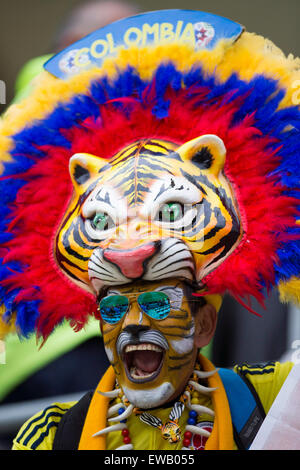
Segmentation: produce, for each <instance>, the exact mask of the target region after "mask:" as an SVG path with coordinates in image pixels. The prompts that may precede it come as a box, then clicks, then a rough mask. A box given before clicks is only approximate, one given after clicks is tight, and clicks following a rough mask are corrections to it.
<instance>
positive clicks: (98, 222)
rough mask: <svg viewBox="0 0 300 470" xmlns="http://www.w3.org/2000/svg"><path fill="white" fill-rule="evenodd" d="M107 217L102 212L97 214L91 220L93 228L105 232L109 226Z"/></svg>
mask: <svg viewBox="0 0 300 470" xmlns="http://www.w3.org/2000/svg"><path fill="white" fill-rule="evenodd" d="M109 219H110V217H109V215H108V214H105V213H104V212H99V213H98V214H96V215H95V216H94V218H93V226H94V228H95V229H96V230H105V229H107V228H108V225H109Z"/></svg>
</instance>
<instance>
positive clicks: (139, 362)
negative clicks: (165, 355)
mask: <svg viewBox="0 0 300 470" xmlns="http://www.w3.org/2000/svg"><path fill="white" fill-rule="evenodd" d="M160 361H161V354H160V353H157V352H156V351H135V354H134V356H133V366H135V367H136V372H137V373H138V372H140V374H141V375H142V374H143V372H146V373H148V374H149V373H151V372H154V371H156V370H157V369H158V367H159V364H160Z"/></svg>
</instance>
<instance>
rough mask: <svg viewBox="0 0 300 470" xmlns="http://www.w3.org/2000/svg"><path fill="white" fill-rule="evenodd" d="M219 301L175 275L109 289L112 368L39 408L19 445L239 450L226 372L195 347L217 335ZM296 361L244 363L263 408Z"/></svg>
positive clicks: (106, 335)
mask: <svg viewBox="0 0 300 470" xmlns="http://www.w3.org/2000/svg"><path fill="white" fill-rule="evenodd" d="M219 305H220V298H219V296H212V297H209V298H208V299H207V301H206V300H204V299H203V298H197V297H193V290H192V289H191V287H190V286H188V285H187V284H185V283H183V282H182V281H179V280H177V279H170V280H167V281H164V282H156V283H144V282H140V283H137V284H135V285H131V286H121V287H118V288H110V289H109V290H108V292H107V293H106V296H105V297H103V298H102V299H101V300H100V303H99V310H100V315H101V325H102V334H103V339H104V344H105V349H106V353H107V356H108V358H109V360H110V362H111V364H112V368H110V369H109V370H108V371H107V373H106V375H105V376H104V378H103V379H102V381H100V383H99V385H98V387H97V389H96V391H95V392H94V394H93V397H92V398H91V394H89V395H87V396H85V397H84V398H83V399H82V400H81V401H80V402H79V403H77V404H76V405H75V404H74V403H72V404H66V403H63V404H61V403H56V404H53V405H52V406H50V407H49V408H48V409H47V410H44V411H41V412H40V413H38V414H37V415H35V416H33V417H32V418H31V419H30V420H29V421H28V422H26V423H25V424H24V426H23V427H22V428H21V429H20V431H19V434H18V436H17V437H16V439H15V440H14V446H13V449H15V450H50V449H54V450H55V449H68V450H71V449H73V450H76V449H84V450H87V449H94V450H95V449H107V450H114V449H135V450H179V449H182V448H183V449H184V448H186V449H193V450H197V449H204V448H206V449H237V448H238V447H237V443H236V441H235V440H234V435H233V427H232V421H231V412H230V408H229V405H228V401H227V397H226V393H225V390H224V387H223V385H222V380H221V378H220V376H219V374H218V372H217V370H216V369H215V368H214V367H213V365H212V364H211V363H210V362H209V361H208V360H207V359H206V358H205V357H204V356H202V355H201V354H200V355H199V348H202V347H204V346H205V345H207V344H208V343H209V342H210V340H211V339H212V337H213V334H214V331H215V328H216V321H217V312H216V309H217V308H218V306H219ZM291 367H292V364H291V363H286V364H282V365H280V364H279V363H276V364H275V363H274V364H269V365H267V366H265V367H256V371H255V372H256V373H253V369H251V368H247V366H245V365H244V366H242V367H241V368H240V369H239V371H240V372H241V373H242V374H243V376H244V377H245V376H247V377H248V379H249V380H250V382H251V383H252V385H253V386H254V387H255V388H256V389H257V390H258V394H259V398H260V403H261V406H262V408H263V410H264V413H267V412H268V410H269V408H270V407H271V405H272V402H273V400H274V398H275V397H276V395H277V393H278V391H279V389H280V387H281V385H282V383H283V382H284V381H285V379H286V377H287V375H288V373H289V372H290V370H291ZM262 384H263V386H262ZM239 399H241V397H239ZM90 400H91V401H90ZM235 437H236V436H235ZM238 444H240V442H239V441H238Z"/></svg>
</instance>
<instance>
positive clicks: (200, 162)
mask: <svg viewBox="0 0 300 470" xmlns="http://www.w3.org/2000/svg"><path fill="white" fill-rule="evenodd" d="M176 152H177V153H179V155H180V156H181V158H182V160H183V161H187V160H188V161H190V162H192V163H193V164H194V165H196V166H197V167H198V168H199V169H200V170H202V171H208V172H209V173H213V174H214V175H215V176H218V174H219V173H220V171H221V170H222V169H223V167H224V163H225V159H226V148H225V145H224V142H223V140H222V139H220V137H218V136H216V135H214V134H207V135H202V136H200V137H196V139H193V140H190V141H189V142H186V143H185V144H183V145H181V147H179V148H178V149H177V150H176Z"/></svg>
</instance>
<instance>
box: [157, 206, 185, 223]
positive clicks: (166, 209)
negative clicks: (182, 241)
mask: <svg viewBox="0 0 300 470" xmlns="http://www.w3.org/2000/svg"><path fill="white" fill-rule="evenodd" d="M181 217H182V205H181V204H180V203H179V202H168V203H166V204H164V205H163V206H162V207H161V208H160V210H159V220H160V221H161V222H175V221H176V220H178V219H180V218H181Z"/></svg>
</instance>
